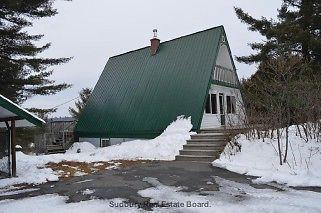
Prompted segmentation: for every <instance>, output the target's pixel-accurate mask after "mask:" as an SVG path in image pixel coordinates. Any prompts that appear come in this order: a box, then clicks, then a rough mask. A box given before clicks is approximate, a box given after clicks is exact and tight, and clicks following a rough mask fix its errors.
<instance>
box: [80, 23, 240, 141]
mask: <svg viewBox="0 0 321 213" xmlns="http://www.w3.org/2000/svg"><path fill="white" fill-rule="evenodd" d="M154 33H155V34H154V37H153V38H152V39H151V40H150V42H151V43H150V46H147V47H144V48H140V49H137V50H133V51H129V52H127V53H124V54H120V55H117V56H113V57H111V58H110V59H109V60H108V62H107V64H106V66H105V68H104V70H103V72H102V74H101V76H100V78H99V80H98V83H97V84H96V86H95V88H94V90H93V92H92V95H91V97H90V99H89V101H88V103H87V106H86V107H85V109H84V111H83V114H82V115H81V117H80V119H79V121H78V123H77V125H76V133H77V134H78V136H79V137H80V141H89V142H92V143H93V144H95V145H97V146H99V145H100V146H105V145H108V144H114V143H118V142H123V141H128V140H131V139H132V138H140V139H143V138H153V137H156V136H157V135H159V134H161V133H162V131H163V130H164V129H165V128H166V127H167V126H168V125H169V124H170V123H171V122H172V121H174V120H175V119H176V118H177V116H180V115H185V116H191V119H192V124H193V130H194V131H198V130H200V129H208V128H218V127H224V126H226V125H240V124H241V123H242V119H243V118H244V112H243V109H242V106H243V101H242V96H241V93H240V84H239V79H238V76H237V73H236V68H235V65H234V62H233V57H232V54H231V50H230V46H229V44H228V41H227V37H226V33H225V30H224V28H223V26H218V27H214V28H210V29H207V30H204V31H200V32H196V33H193V34H190V35H186V36H182V37H179V38H175V39H173V40H169V41H165V42H160V40H159V39H158V38H157V31H156V30H154Z"/></svg>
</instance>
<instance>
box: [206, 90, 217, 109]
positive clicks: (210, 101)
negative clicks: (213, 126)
mask: <svg viewBox="0 0 321 213" xmlns="http://www.w3.org/2000/svg"><path fill="white" fill-rule="evenodd" d="M205 113H207V114H217V101H216V94H209V95H208V96H207V99H206V106H205Z"/></svg>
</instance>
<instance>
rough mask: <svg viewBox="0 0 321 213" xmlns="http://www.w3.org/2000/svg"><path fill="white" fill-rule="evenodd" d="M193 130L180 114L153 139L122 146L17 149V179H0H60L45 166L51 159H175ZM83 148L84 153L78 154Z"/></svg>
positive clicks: (11, 180)
mask: <svg viewBox="0 0 321 213" xmlns="http://www.w3.org/2000/svg"><path fill="white" fill-rule="evenodd" d="M191 129H192V124H191V118H184V117H183V116H180V117H178V118H177V120H176V121H174V122H172V123H171V124H170V125H169V126H168V127H167V128H166V129H165V130H164V132H163V133H162V134H161V135H160V136H158V137H156V138H155V139H152V140H135V141H130V142H125V143H122V144H119V145H114V146H109V147H104V148H96V147H94V146H93V145H92V144H90V143H87V142H81V143H75V144H74V145H73V146H72V147H71V148H70V149H69V150H67V152H66V153H65V154H53V155H40V156H35V155H26V154H24V153H22V152H17V175H18V177H16V178H7V179H1V180H0V187H5V186H8V185H13V184H19V183H30V184H41V183H45V182H47V181H57V180H58V176H57V175H56V174H54V172H53V171H52V169H50V168H45V165H46V164H47V163H49V162H53V163H59V162H61V161H76V162H88V163H90V162H98V161H111V160H118V159H125V160H138V159H146V160H147V159H148V160H174V159H175V156H176V155H178V154H179V150H180V149H182V148H183V145H184V144H185V143H186V140H188V139H190V135H191V134H193V133H191V132H190V130H191ZM78 149H80V150H81V152H80V153H77V150H78Z"/></svg>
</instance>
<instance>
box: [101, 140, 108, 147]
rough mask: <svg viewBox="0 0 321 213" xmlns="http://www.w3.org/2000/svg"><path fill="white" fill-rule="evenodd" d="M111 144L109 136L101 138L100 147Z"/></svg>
mask: <svg viewBox="0 0 321 213" xmlns="http://www.w3.org/2000/svg"><path fill="white" fill-rule="evenodd" d="M106 146H110V141H109V139H107V138H102V139H100V147H106Z"/></svg>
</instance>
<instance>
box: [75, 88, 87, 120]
mask: <svg viewBox="0 0 321 213" xmlns="http://www.w3.org/2000/svg"><path fill="white" fill-rule="evenodd" d="M91 92H92V89H90V88H84V89H82V90H81V91H80V93H79V97H80V100H79V101H76V102H75V105H76V108H75V109H74V108H71V107H69V113H70V114H71V116H72V117H74V118H76V119H77V120H78V119H79V117H80V115H81V113H82V112H83V110H84V108H85V106H86V104H87V102H88V100H89V97H90V95H91Z"/></svg>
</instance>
